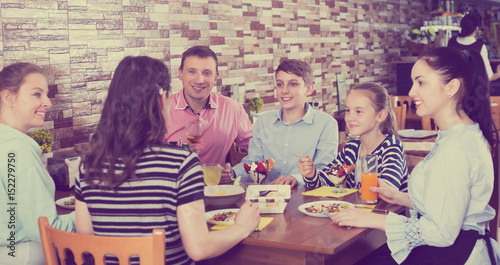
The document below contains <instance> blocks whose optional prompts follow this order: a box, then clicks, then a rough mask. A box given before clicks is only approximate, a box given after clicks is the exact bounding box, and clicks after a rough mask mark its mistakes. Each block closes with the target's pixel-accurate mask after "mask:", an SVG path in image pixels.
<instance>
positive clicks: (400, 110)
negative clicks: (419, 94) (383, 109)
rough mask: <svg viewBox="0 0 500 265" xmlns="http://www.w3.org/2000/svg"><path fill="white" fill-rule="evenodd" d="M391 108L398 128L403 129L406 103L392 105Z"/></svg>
mask: <svg viewBox="0 0 500 265" xmlns="http://www.w3.org/2000/svg"><path fill="white" fill-rule="evenodd" d="M392 110H393V111H394V114H396V121H397V123H398V130H404V129H405V123H406V104H403V105H402V106H393V107H392Z"/></svg>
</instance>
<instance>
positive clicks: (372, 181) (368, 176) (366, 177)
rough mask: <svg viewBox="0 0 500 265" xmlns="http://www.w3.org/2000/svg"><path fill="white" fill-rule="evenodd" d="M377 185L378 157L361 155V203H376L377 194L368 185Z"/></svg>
mask: <svg viewBox="0 0 500 265" xmlns="http://www.w3.org/2000/svg"><path fill="white" fill-rule="evenodd" d="M377 186H378V157H377V156H376V155H361V200H362V201H363V203H377V197H378V194H377V193H376V192H372V191H370V187H377Z"/></svg>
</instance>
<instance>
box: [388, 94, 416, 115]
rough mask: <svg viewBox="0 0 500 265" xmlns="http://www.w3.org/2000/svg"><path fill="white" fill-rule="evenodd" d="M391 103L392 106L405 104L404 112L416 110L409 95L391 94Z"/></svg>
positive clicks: (410, 112)
mask: <svg viewBox="0 0 500 265" xmlns="http://www.w3.org/2000/svg"><path fill="white" fill-rule="evenodd" d="M391 104H392V106H393V107H397V106H403V105H405V104H406V113H407V114H415V113H416V112H417V109H416V107H415V104H414V103H413V99H412V98H411V97H410V96H392V95H391Z"/></svg>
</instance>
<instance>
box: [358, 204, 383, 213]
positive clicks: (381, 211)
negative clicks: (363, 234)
mask: <svg viewBox="0 0 500 265" xmlns="http://www.w3.org/2000/svg"><path fill="white" fill-rule="evenodd" d="M354 208H359V209H367V210H372V211H374V212H380V213H385V214H388V213H389V210H380V209H374V208H370V207H365V206H358V205H354Z"/></svg>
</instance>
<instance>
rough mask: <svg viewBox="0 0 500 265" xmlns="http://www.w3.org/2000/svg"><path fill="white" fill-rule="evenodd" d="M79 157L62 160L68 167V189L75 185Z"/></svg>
mask: <svg viewBox="0 0 500 265" xmlns="http://www.w3.org/2000/svg"><path fill="white" fill-rule="evenodd" d="M80 160H82V159H81V157H79V156H76V157H71V158H66V159H64V163H66V166H68V171H67V172H68V178H69V187H70V188H71V187H73V186H74V185H75V178H76V177H77V176H78V174H79V172H78V166H80Z"/></svg>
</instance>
